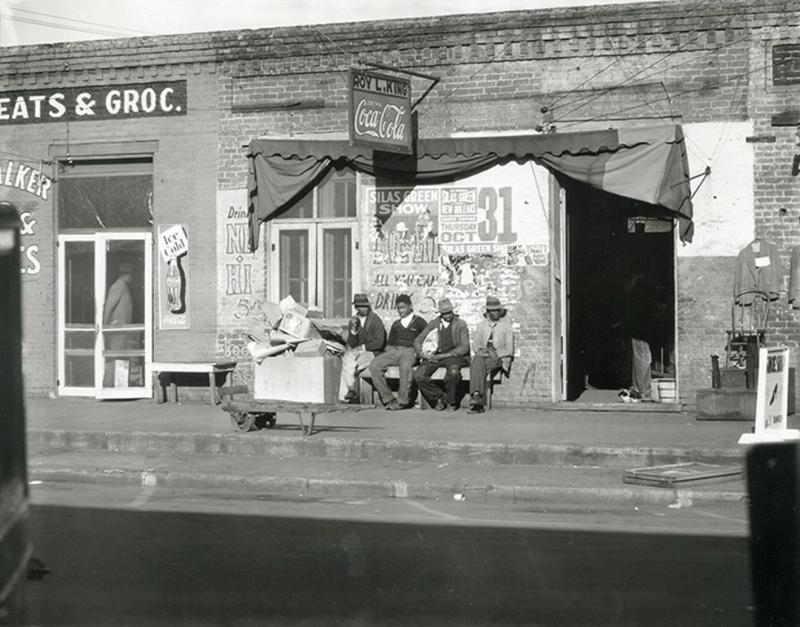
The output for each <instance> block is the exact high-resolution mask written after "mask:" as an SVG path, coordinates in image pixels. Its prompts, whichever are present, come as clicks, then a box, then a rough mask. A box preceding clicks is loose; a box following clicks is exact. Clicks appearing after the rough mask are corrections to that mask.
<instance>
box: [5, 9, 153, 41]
mask: <svg viewBox="0 0 800 627" xmlns="http://www.w3.org/2000/svg"><path fill="white" fill-rule="evenodd" d="M11 10H12V11H13V12H14V13H29V14H30V15H38V16H40V17H49V18H53V19H56V20H62V21H64V22H75V23H76V24H86V25H87V26H98V27H100V28H104V29H110V30H115V31H128V32H130V33H136V34H139V35H153V34H154V33H150V32H148V31H143V30H138V29H135V28H125V27H124V26H112V25H110V24H100V23H98V22H89V21H87V20H79V19H77V18H74V17H64V16H62V15H54V14H52V13H41V12H39V11H31V10H30V9H19V8H17V7H12V9H11Z"/></svg>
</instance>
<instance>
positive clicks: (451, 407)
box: [445, 405, 458, 411]
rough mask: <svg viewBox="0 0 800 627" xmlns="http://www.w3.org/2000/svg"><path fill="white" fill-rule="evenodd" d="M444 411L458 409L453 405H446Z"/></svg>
mask: <svg viewBox="0 0 800 627" xmlns="http://www.w3.org/2000/svg"><path fill="white" fill-rule="evenodd" d="M445 411H458V407H456V406H455V405H448V406H447V407H445Z"/></svg>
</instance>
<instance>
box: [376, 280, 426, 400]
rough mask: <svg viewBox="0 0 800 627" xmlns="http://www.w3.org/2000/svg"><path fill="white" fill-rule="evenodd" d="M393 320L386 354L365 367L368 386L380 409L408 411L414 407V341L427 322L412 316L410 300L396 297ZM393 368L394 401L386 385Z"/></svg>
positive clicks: (405, 295)
mask: <svg viewBox="0 0 800 627" xmlns="http://www.w3.org/2000/svg"><path fill="white" fill-rule="evenodd" d="M394 304H395V309H397V316H398V317H397V320H395V321H394V322H393V323H392V326H391V328H390V329H389V339H388V341H387V343H386V350H385V351H383V352H382V353H381V354H380V355H378V356H376V357H375V359H373V360H372V363H371V364H370V365H369V373H370V376H371V377H372V384H373V385H374V386H375V389H376V390H377V392H378V396H379V397H380V399H381V403H383V406H384V407H385V408H386V409H388V410H390V411H394V410H398V409H408V408H410V407H413V406H414V396H416V390H414V389H413V387H414V385H413V384H414V366H415V365H416V364H417V351H416V350H414V340H415V339H417V336H418V335H419V334H420V333H422V332H423V331H424V330H425V327H426V326H427V322H426V321H425V319H424V318H421V317H419V316H418V315H416V314H415V313H414V310H413V308H412V307H411V297H410V296H409V295H408V294H399V295H398V296H397V298H395V300H394ZM389 366H397V369H398V371H399V381H398V391H397V398H395V397H394V394H393V393H392V391H391V389H389V385H388V384H387V383H386V369H387V368H388V367H389Z"/></svg>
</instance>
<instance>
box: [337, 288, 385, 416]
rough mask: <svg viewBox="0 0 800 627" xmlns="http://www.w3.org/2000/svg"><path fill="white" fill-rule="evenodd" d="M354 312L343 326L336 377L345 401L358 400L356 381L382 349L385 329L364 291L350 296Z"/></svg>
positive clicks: (353, 401)
mask: <svg viewBox="0 0 800 627" xmlns="http://www.w3.org/2000/svg"><path fill="white" fill-rule="evenodd" d="M353 306H354V307H355V308H356V315H355V316H353V317H352V318H350V323H349V324H348V328H347V331H348V333H347V340H346V341H347V348H346V349H345V351H344V354H343V355H342V376H341V379H340V380H339V398H341V399H343V400H344V401H345V402H346V403H350V404H356V403H358V402H359V401H358V392H357V391H356V389H355V388H356V381H358V375H359V374H361V373H362V372H363V371H364V370H366V369H367V367H368V366H369V365H370V363H372V359H373V358H374V357H375V355H377V354H378V353H380V352H381V351H383V347H384V346H385V344H386V329H385V328H384V326H383V320H381V319H380V316H378V314H376V313H375V312H374V311H372V307H371V306H370V304H369V299H368V298H367V295H366V294H356V295H355V296H353Z"/></svg>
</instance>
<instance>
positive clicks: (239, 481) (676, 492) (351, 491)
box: [29, 466, 746, 507]
mask: <svg viewBox="0 0 800 627" xmlns="http://www.w3.org/2000/svg"><path fill="white" fill-rule="evenodd" d="M29 474H30V479H31V480H37V481H44V482H57V483H67V482H69V483H114V484H127V485H141V486H142V487H158V486H160V487H171V488H206V489H208V488H234V489H237V490H241V489H245V490H253V491H259V492H260V493H262V494H263V493H264V492H266V493H268V494H269V496H275V497H294V498H298V497H303V498H321V497H331V496H336V497H360V498H365V497H367V498H370V497H371V498H412V499H452V498H453V497H454V495H456V494H462V495H464V498H466V499H468V500H476V501H491V500H503V501H512V502H516V501H524V502H542V503H546V504H549V505H552V504H553V503H573V504H574V503H614V504H628V505H632V506H635V505H668V506H672V507H691V506H692V504H693V503H720V502H725V503H739V502H742V501H744V500H745V499H746V495H745V494H744V493H743V492H737V491H724V490H714V491H709V490H703V491H696V490H689V489H674V488H650V487H646V486H626V487H620V488H608V487H570V486H530V485H528V486H516V485H510V486H506V485H472V484H432V483H424V484H419V483H406V482H405V481H401V480H397V481H392V480H387V481H360V480H341V479H320V478H315V477H266V476H257V477H254V476H236V475H231V474H224V475H223V474H216V473H196V472H192V473H188V472H175V471H158V470H131V469H113V468H110V469H75V468H63V467H62V468H59V467H43V466H39V467H34V468H31V469H30V473H29Z"/></svg>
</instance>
